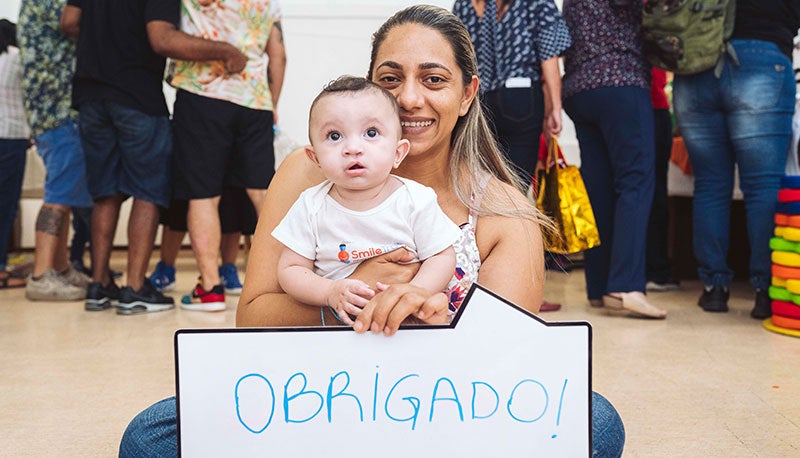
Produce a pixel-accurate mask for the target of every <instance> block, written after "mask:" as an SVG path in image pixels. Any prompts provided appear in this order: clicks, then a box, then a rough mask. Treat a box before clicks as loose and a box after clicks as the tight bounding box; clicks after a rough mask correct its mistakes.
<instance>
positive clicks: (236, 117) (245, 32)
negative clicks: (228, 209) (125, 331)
mask: <svg viewBox="0 0 800 458" xmlns="http://www.w3.org/2000/svg"><path fill="white" fill-rule="evenodd" d="M190 3H191V2H190V1H189V0H184V4H185V5H186V6H187V8H185V9H189V10H191V7H190V5H189V4H190ZM250 3H254V4H255V6H258V7H260V8H261V9H260V11H263V12H262V14H259V15H258V17H255V18H252V20H248V21H241V22H233V23H232V22H231V21H230V20H229V15H228V14H226V12H227V13H230V11H228V10H226V11H221V10H219V9H214V8H209V9H202V10H200V11H194V12H193V13H192V14H191V15H187V14H184V15H183V16H182V17H181V30H183V31H184V32H186V33H189V34H191V35H195V36H215V37H217V38H219V39H221V40H224V41H227V42H229V43H232V44H234V45H235V46H237V47H239V48H240V49H242V50H243V51H244V53H245V54H246V55H247V57H248V61H247V65H246V67H245V69H244V70H243V71H242V72H241V73H239V74H236V75H230V74H226V73H225V72H221V71H220V69H219V66H218V65H215V64H214V63H209V62H184V61H173V62H171V63H170V70H169V72H168V75H167V82H169V83H170V84H171V85H172V86H173V87H175V88H176V89H177V90H178V92H177V94H176V97H175V107H174V110H173V130H174V140H175V161H174V169H175V183H174V184H175V193H174V197H175V198H176V199H185V200H189V214H188V228H189V237H190V238H191V241H192V249H193V251H194V255H195V259H196V260H197V267H198V270H199V271H200V280H199V281H198V284H197V286H196V287H195V288H194V290H193V291H192V292H191V293H190V294H189V295H188V296H187V297H185V298H184V299H183V300H182V301H181V304H180V305H181V307H182V308H184V309H187V310H199V311H220V310H225V290H224V287H223V285H222V284H221V282H220V276H219V270H218V269H219V264H218V258H219V247H220V240H221V229H220V220H219V213H218V207H219V202H220V196H221V194H222V190H223V188H224V186H226V185H228V186H234V187H239V188H244V189H245V190H246V191H247V195H248V196H249V198H250V200H251V201H252V202H253V206H254V207H255V208H256V211H260V210H261V202H262V201H263V199H264V196H265V195H266V189H267V186H268V185H269V182H270V180H271V179H272V175H273V173H274V163H275V158H274V153H273V135H274V134H273V124H274V116H273V113H274V110H275V107H276V106H277V102H278V96H279V95H280V91H281V87H282V85H283V75H284V70H285V67H286V50H285V48H284V45H283V33H282V31H281V23H280V20H281V12H280V6H279V3H278V2H276V1H275V0H270V1H267V0H253V2H250ZM251 6H253V5H251ZM244 7H245V6H244V4H243V2H232V3H231V4H228V8H229V9H231V8H244ZM194 18H198V19H201V20H198V21H197V22H195V21H194Z"/></svg>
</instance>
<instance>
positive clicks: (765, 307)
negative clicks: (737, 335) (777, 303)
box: [750, 289, 772, 320]
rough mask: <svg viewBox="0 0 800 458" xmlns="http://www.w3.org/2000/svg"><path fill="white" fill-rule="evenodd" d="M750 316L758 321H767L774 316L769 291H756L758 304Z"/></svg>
mask: <svg viewBox="0 0 800 458" xmlns="http://www.w3.org/2000/svg"><path fill="white" fill-rule="evenodd" d="M750 316H751V317H753V318H755V319H757V320H765V319H767V318H769V317H771V316H772V300H771V299H770V298H769V293H767V290H765V289H757V290H756V303H755V305H754V306H753V310H751V311H750Z"/></svg>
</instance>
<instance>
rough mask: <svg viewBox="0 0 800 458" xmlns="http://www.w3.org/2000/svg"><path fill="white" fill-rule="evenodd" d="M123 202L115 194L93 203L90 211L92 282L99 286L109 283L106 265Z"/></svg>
mask: <svg viewBox="0 0 800 458" xmlns="http://www.w3.org/2000/svg"><path fill="white" fill-rule="evenodd" d="M123 200H124V197H123V196H122V195H120V194H116V195H113V196H108V197H101V198H99V199H97V200H95V201H94V209H93V210H92V280H93V281H94V282H95V283H99V284H101V285H108V284H109V283H111V274H110V271H109V267H108V263H109V261H110V260H111V249H112V248H113V244H114V234H115V233H116V231H117V221H118V220H119V209H120V207H121V206H122V201H123Z"/></svg>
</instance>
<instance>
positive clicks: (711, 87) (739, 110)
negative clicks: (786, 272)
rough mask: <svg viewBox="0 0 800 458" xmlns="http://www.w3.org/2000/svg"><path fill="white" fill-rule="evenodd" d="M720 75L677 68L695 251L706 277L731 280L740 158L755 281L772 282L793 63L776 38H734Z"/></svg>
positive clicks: (759, 285) (721, 282)
mask: <svg viewBox="0 0 800 458" xmlns="http://www.w3.org/2000/svg"><path fill="white" fill-rule="evenodd" d="M732 44H733V47H734V49H735V50H736V54H737V56H738V60H739V66H735V65H734V64H733V62H732V61H731V59H730V58H728V59H727V61H726V62H725V67H724V69H723V71H722V75H721V77H720V78H719V79H718V78H716V77H715V76H714V72H713V70H708V71H705V72H703V73H699V74H696V75H690V76H678V77H676V78H675V81H674V83H673V87H674V89H673V91H674V92H673V104H674V109H675V116H676V119H677V121H678V127H680V130H681V133H682V135H683V139H684V141H685V142H686V147H687V150H688V152H689V159H690V161H691V163H692V170H693V172H694V203H693V205H694V207H693V219H694V229H693V238H694V254H695V257H696V258H697V261H698V263H699V268H698V275H699V276H700V279H701V280H702V281H703V283H705V284H706V285H710V286H726V285H728V284H729V283H730V282H731V279H732V278H733V271H732V270H731V269H730V268H729V267H728V264H727V259H728V242H729V233H730V211H731V195H732V193H733V185H734V171H735V167H736V166H738V170H739V186H740V188H741V190H742V194H743V195H744V204H745V212H746V215H747V234H748V240H749V242H750V282H751V284H752V285H753V287H754V288H755V289H766V288H767V287H769V285H770V266H771V260H770V248H769V239H770V237H772V233H773V230H774V222H773V221H774V213H775V203H776V201H777V195H778V189H779V188H780V179H781V176H783V174H784V171H785V168H786V154H787V152H788V150H789V143H790V142H791V136H792V114H793V113H794V104H795V92H796V88H795V82H794V77H793V72H792V63H791V62H790V61H789V58H788V57H786V55H784V54H783V53H781V51H780V49H779V48H778V46H777V45H775V44H773V43H771V42H767V41H760V40H733V41H732Z"/></svg>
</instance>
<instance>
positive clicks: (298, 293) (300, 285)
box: [278, 247, 455, 326]
mask: <svg viewBox="0 0 800 458" xmlns="http://www.w3.org/2000/svg"><path fill="white" fill-rule="evenodd" d="M437 256H438V255H437ZM453 259H454V260H455V258H453ZM313 269H314V261H313V260H311V259H308V258H305V257H303V256H300V255H299V254H297V253H296V252H295V251H293V250H291V249H289V248H286V247H284V248H283V251H282V252H281V257H280V259H279V260H278V282H279V283H280V285H281V288H282V289H283V290H284V291H285V292H286V293H288V294H289V295H290V296H292V297H293V298H294V299H295V300H298V301H300V302H302V303H304V304H308V305H316V306H319V307H324V306H326V305H329V306H331V307H332V308H333V309H334V310H335V311H336V313H337V314H338V315H339V318H341V319H342V321H343V322H344V323H346V324H348V325H351V326H352V325H353V320H352V319H351V318H350V315H352V316H358V314H359V313H360V312H361V309H362V308H363V307H364V306H365V305H366V304H367V302H369V299H371V298H372V296H374V295H375V292H374V291H373V290H372V289H370V287H369V286H368V285H367V284H366V283H364V282H362V281H361V280H350V279H346V278H345V279H342V280H330V279H327V278H324V277H321V276H319V275H317V274H316V273H314V270H313ZM451 275H452V274H451Z"/></svg>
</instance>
